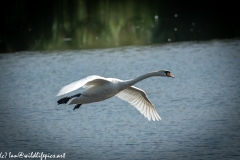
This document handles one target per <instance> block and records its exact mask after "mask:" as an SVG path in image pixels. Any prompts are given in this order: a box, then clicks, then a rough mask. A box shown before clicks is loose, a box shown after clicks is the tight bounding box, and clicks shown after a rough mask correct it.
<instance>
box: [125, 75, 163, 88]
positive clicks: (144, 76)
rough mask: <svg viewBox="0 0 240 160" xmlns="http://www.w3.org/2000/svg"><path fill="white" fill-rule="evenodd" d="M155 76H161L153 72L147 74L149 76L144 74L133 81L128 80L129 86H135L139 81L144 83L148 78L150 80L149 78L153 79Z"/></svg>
mask: <svg viewBox="0 0 240 160" xmlns="http://www.w3.org/2000/svg"><path fill="white" fill-rule="evenodd" d="M153 76H160V75H159V73H158V72H151V73H147V74H144V75H141V76H139V77H137V78H134V79H131V80H128V81H127V82H128V85H129V86H132V85H134V84H135V83H137V82H139V81H142V80H144V79H146V78H149V77H153Z"/></svg>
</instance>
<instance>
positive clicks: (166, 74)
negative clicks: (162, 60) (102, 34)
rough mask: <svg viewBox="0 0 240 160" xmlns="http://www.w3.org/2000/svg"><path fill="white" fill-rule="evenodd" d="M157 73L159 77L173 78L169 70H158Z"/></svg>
mask: <svg viewBox="0 0 240 160" xmlns="http://www.w3.org/2000/svg"><path fill="white" fill-rule="evenodd" d="M157 72H158V74H159V76H162V77H171V78H175V77H174V75H173V74H172V73H171V72H170V71H169V70H166V69H164V70H160V71H157Z"/></svg>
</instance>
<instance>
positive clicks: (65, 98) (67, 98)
mask: <svg viewBox="0 0 240 160" xmlns="http://www.w3.org/2000/svg"><path fill="white" fill-rule="evenodd" d="M80 95H81V93H78V94H76V95H73V96H70V97H64V98H61V99H59V100H58V101H57V102H58V105H59V104H63V103H65V104H66V103H67V102H68V101H69V100H70V99H72V98H74V97H80Z"/></svg>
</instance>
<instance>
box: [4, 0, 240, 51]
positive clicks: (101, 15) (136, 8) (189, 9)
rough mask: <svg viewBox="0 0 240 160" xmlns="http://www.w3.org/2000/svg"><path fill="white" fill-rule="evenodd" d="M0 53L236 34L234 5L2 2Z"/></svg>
mask: <svg viewBox="0 0 240 160" xmlns="http://www.w3.org/2000/svg"><path fill="white" fill-rule="evenodd" d="M0 4H1V6H3V8H2V9H1V10H0V15H1V16H2V18H1V19H2V20H1V22H0V24H1V25H0V52H1V53H4V52H15V51H22V50H58V49H64V50H69V49H86V48H108V47H119V46H128V45H149V44H158V43H167V42H179V41H193V40H194V41H199V40H201V41H202V40H212V39H227V38H236V37H240V21H239V20H238V19H239V16H238V15H239V13H238V4H235V3H234V2H231V3H230V2H229V3H228V2H222V1H221V2H220V1H201V2H195V1H186V0H183V1H171V0H170V1H167V0H162V1H159V0H151V1H148V0H141V1H137V0H121V1H119V0H111V1H110V0H71V1H66V0H55V1H40V0H37V1H31V0H22V1H19V0H12V1H1V2H0Z"/></svg>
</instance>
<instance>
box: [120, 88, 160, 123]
mask: <svg viewBox="0 0 240 160" xmlns="http://www.w3.org/2000/svg"><path fill="white" fill-rule="evenodd" d="M116 96H117V97H118V98H120V99H122V100H124V101H127V102H128V103H130V104H131V105H133V106H134V107H136V109H137V110H139V112H140V113H141V114H143V115H144V117H146V118H147V119H148V120H149V121H150V120H151V119H152V120H153V121H155V120H156V121H159V120H161V118H160V116H159V115H158V113H157V111H156V109H155V107H154V106H153V104H152V102H151V101H150V100H149V99H148V97H147V95H146V93H145V92H144V91H143V90H141V89H140V88H137V87H134V86H131V87H128V88H127V89H125V90H123V91H121V92H119V93H118V94H117V95H116Z"/></svg>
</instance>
